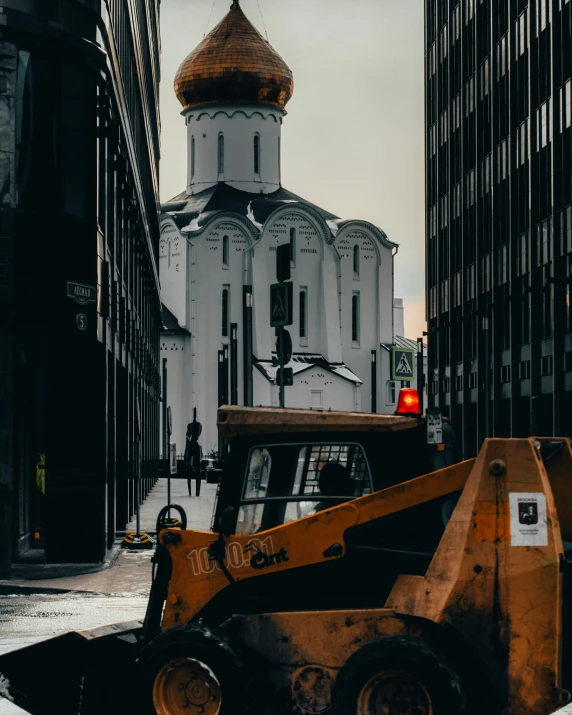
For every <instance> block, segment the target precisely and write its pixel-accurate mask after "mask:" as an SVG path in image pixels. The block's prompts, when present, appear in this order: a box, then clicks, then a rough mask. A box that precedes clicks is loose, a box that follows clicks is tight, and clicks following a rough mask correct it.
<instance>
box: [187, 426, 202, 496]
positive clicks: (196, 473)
mask: <svg viewBox="0 0 572 715" xmlns="http://www.w3.org/2000/svg"><path fill="white" fill-rule="evenodd" d="M202 431H203V427H202V425H201V423H200V422H197V419H196V415H195V418H194V419H193V421H192V422H189V424H188V425H187V443H186V445H185V457H184V460H185V467H186V468H187V470H188V474H189V476H188V479H187V485H188V488H189V496H190V497H192V496H193V493H192V488H191V479H195V480H196V486H195V494H196V495H197V496H200V495H201V462H202V460H203V450H202V448H201V445H200V444H199V441H198V440H199V437H200V435H201V432H202Z"/></svg>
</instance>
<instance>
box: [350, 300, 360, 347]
mask: <svg viewBox="0 0 572 715" xmlns="http://www.w3.org/2000/svg"><path fill="white" fill-rule="evenodd" d="M359 324H360V315H359V293H354V294H353V295H352V342H354V343H357V342H359V330H360V325H359Z"/></svg>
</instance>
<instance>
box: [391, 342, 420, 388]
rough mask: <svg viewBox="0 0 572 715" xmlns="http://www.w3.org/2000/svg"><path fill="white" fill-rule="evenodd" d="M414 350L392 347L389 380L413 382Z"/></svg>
mask: <svg viewBox="0 0 572 715" xmlns="http://www.w3.org/2000/svg"><path fill="white" fill-rule="evenodd" d="M416 357H417V356H416V354H415V350H411V349H408V348H397V347H393V348H392V350H391V379H392V380H401V381H405V382H411V381H412V380H415V361H416Z"/></svg>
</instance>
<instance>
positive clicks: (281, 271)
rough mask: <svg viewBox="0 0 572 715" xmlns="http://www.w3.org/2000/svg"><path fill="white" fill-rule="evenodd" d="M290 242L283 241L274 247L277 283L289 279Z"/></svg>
mask: <svg viewBox="0 0 572 715" xmlns="http://www.w3.org/2000/svg"><path fill="white" fill-rule="evenodd" d="M290 262H291V256H290V244H289V243H283V244H281V245H280V246H277V248H276V280H277V281H278V283H283V282H284V281H289V280H290Z"/></svg>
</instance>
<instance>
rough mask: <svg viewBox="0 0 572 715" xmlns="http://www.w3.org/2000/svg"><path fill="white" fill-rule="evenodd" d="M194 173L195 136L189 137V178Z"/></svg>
mask: <svg viewBox="0 0 572 715" xmlns="http://www.w3.org/2000/svg"><path fill="white" fill-rule="evenodd" d="M194 175H195V137H191V179H192V178H193V177H194Z"/></svg>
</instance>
